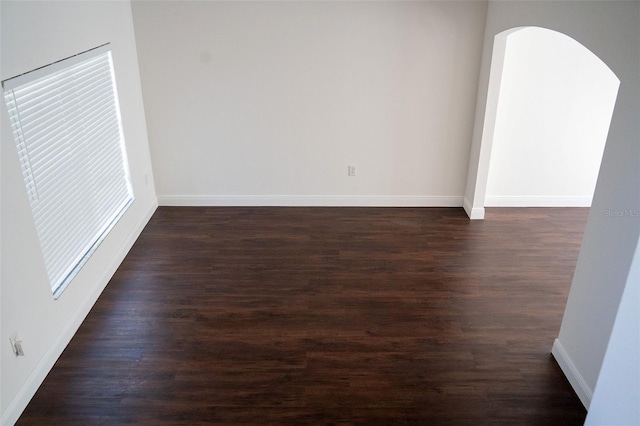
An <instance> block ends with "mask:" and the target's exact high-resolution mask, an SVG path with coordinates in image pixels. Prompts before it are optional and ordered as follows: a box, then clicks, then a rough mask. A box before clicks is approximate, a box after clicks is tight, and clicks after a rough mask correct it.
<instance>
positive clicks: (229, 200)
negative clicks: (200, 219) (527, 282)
mask: <svg viewBox="0 0 640 426" xmlns="http://www.w3.org/2000/svg"><path fill="white" fill-rule="evenodd" d="M158 203H159V204H160V205H161V206H229V207H231V206H233V207H240V206H251V207H267V206H270V207H462V197H457V196H422V195H416V196H410V195H409V196H405V195H389V196H386V195H380V196H378V195H209V196H207V195H159V196H158Z"/></svg>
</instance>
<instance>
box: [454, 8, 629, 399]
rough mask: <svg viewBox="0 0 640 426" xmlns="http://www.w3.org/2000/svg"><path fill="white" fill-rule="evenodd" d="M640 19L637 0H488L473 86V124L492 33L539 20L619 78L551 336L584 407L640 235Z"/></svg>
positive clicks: (474, 162)
mask: <svg viewBox="0 0 640 426" xmlns="http://www.w3.org/2000/svg"><path fill="white" fill-rule="evenodd" d="M639 21H640V2H636V1H617V2H608V1H594V2H572V1H522V2H503V1H491V2H489V6H488V10H487V24H486V30H485V38H484V47H483V58H482V65H481V71H480V75H481V80H480V83H479V88H478V105H482V106H483V108H482V109H479V110H478V113H477V115H476V124H478V123H482V122H483V120H484V115H483V114H484V112H483V111H484V105H486V102H487V93H486V87H487V86H488V77H489V72H488V70H489V67H490V59H491V52H492V45H493V38H494V36H495V35H496V34H499V33H500V32H502V31H505V30H507V29H511V28H514V27H522V26H539V27H543V28H548V29H552V30H555V31H559V32H561V33H564V34H566V35H568V36H570V37H572V38H573V39H575V40H576V41H578V42H580V43H581V44H583V45H584V46H585V47H587V48H588V49H589V50H591V51H592V52H593V53H594V54H596V55H597V56H598V57H599V58H600V59H602V60H603V61H604V63H606V64H607V65H608V66H609V68H611V70H612V71H613V72H614V73H615V74H616V76H617V77H618V78H619V79H620V90H619V92H618V98H617V100H616V105H615V110H614V113H613V117H612V121H611V126H610V128H609V136H608V138H607V144H606V147H605V151H604V155H603V158H602V163H601V168H600V173H599V176H598V181H597V184H596V189H595V193H594V197H593V202H592V206H591V210H590V213H589V218H588V220H587V227H586V230H585V234H584V238H583V243H582V248H581V250H580V255H579V259H578V263H577V266H576V271H575V274H574V278H573V282H572V285H571V291H570V294H569V299H568V301H567V307H566V310H565V314H564V317H563V321H562V325H561V328H560V333H559V337H558V339H557V341H556V343H557V344H558V345H556V346H558V347H562V348H563V351H560V352H554V354H555V355H556V356H558V354H559V353H561V352H562V353H564V355H565V357H564V359H559V363H560V365H561V366H562V367H563V371H564V372H565V374H567V377H568V378H569V380H570V382H571V383H572V385H573V386H574V389H576V392H577V393H578V395H579V396H580V397H581V399H582V401H583V403H584V404H585V406H587V407H588V406H589V404H590V400H591V397H592V394H593V389H594V388H595V386H596V381H597V379H598V375H599V373H600V368H601V366H602V362H603V358H604V355H605V352H606V349H607V345H608V342H609V339H610V336H611V331H612V328H613V324H614V320H615V318H616V315H617V312H618V307H619V305H620V300H621V297H622V293H623V291H624V289H625V286H626V283H627V282H628V278H629V274H630V267H631V260H632V258H633V256H634V252H635V247H636V244H637V242H638V237H639V235H640V220H638V212H639V211H640V144H639V142H638V141H640V126H638V111H640V51H639V50H638V44H637V42H638V40H639V39H640V26H638V22H639ZM480 129H481V128H480ZM476 130H477V129H476ZM477 134H478V132H477V131H474V140H473V145H472V150H471V159H470V167H469V170H470V171H471V170H472V169H474V168H475V171H477V169H478V167H479V166H478V164H480V163H479V159H480V156H481V152H480V151H481V149H480V146H479V140H478V139H479V138H477V137H476V136H477ZM476 176H477V175H475V174H474V173H470V178H469V180H468V185H467V193H466V195H465V199H466V200H472V201H473V190H474V189H475V186H476V184H477V180H476ZM485 178H486V177H485ZM556 346H554V347H556ZM567 366H571V367H572V368H567Z"/></svg>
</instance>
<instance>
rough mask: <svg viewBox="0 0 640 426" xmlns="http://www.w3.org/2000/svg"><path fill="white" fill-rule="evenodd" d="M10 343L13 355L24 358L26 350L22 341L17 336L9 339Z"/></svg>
mask: <svg viewBox="0 0 640 426" xmlns="http://www.w3.org/2000/svg"><path fill="white" fill-rule="evenodd" d="M9 341H10V342H11V349H13V354H14V355H15V356H24V350H23V349H22V340H20V338H19V337H18V335H17V334H14V335H13V336H11V337H9Z"/></svg>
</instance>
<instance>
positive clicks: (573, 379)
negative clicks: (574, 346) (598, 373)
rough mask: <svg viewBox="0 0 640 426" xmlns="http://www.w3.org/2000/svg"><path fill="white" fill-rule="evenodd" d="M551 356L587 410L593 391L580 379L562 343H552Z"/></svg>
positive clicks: (557, 340)
mask: <svg viewBox="0 0 640 426" xmlns="http://www.w3.org/2000/svg"><path fill="white" fill-rule="evenodd" d="M551 354H552V355H553V357H554V358H555V359H556V361H557V362H558V365H559V366H560V368H561V369H562V372H563V373H564V375H565V376H566V377H567V380H569V383H570V384H571V387H573V390H574V391H575V393H576V394H577V395H578V398H580V401H581V402H582V405H584V407H585V408H586V409H587V410H589V405H591V399H592V398H593V389H591V388H590V387H589V385H588V384H587V382H586V381H585V380H584V378H583V377H582V374H580V372H579V371H578V368H577V367H576V366H575V364H574V363H573V361H572V360H571V358H570V357H569V354H567V351H565V350H564V347H563V346H562V343H560V340H559V339H556V340H555V341H554V342H553V348H552V349H551Z"/></svg>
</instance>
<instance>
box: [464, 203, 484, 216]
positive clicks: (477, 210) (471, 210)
mask: <svg viewBox="0 0 640 426" xmlns="http://www.w3.org/2000/svg"><path fill="white" fill-rule="evenodd" d="M462 207H463V208H464V211H465V212H466V213H467V216H469V219H471V220H481V219H484V207H472V206H471V203H470V202H469V200H468V199H467V198H465V199H464V201H463V202H462Z"/></svg>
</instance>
